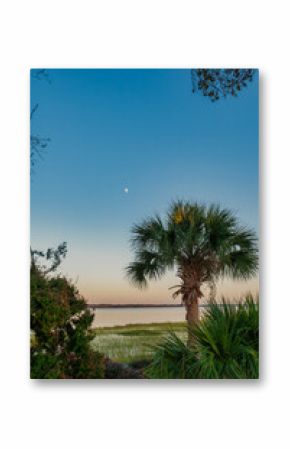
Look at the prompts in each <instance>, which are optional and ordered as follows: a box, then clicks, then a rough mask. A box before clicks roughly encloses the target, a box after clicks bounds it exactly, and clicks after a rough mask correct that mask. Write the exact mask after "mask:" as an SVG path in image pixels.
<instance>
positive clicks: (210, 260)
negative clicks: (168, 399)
mask: <svg viewBox="0 0 290 449" xmlns="http://www.w3.org/2000/svg"><path fill="white" fill-rule="evenodd" d="M132 234H133V236H132V245H133V248H134V250H135V261H134V262H132V263H131V264H129V266H128V267H127V275H128V277H129V279H130V280H131V281H132V282H133V283H134V284H135V285H137V286H138V287H141V288H143V287H146V286H147V284H148V281H149V280H151V279H159V278H161V277H162V276H163V275H164V274H165V272H166V271H167V270H176V274H177V277H178V278H179V279H180V284H179V285H177V286H174V287H172V288H176V290H175V292H174V294H173V296H174V297H177V296H178V295H181V298H182V301H183V303H184V305H185V308H186V320H187V322H188V325H189V326H192V325H194V324H196V323H197V322H198V320H199V314H198V302H199V299H200V298H201V297H202V296H203V293H202V290H201V289H202V286H204V285H208V286H213V285H215V282H216V281H217V280H218V279H219V278H221V277H231V278H233V279H247V278H249V277H251V276H253V275H255V273H256V272H257V269H258V248H257V239H256V236H255V234H254V232H253V231H252V230H249V229H247V228H245V227H242V226H240V225H239V223H238V220H237V218H236V217H235V215H234V214H233V213H232V212H231V211H230V210H228V209H222V208H221V207H220V206H218V205H211V206H208V207H206V206H203V205H200V204H198V203H190V202H183V201H177V202H174V203H173V204H172V205H171V207H170V209H169V211H168V213H167V217H166V219H165V220H162V219H161V218H160V216H159V215H156V216H154V217H152V218H149V219H147V220H144V221H143V222H142V223H140V224H137V225H134V226H133V229H132ZM188 343H189V344H192V343H193V342H192V341H191V340H190V338H189V342H188Z"/></svg>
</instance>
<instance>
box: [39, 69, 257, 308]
mask: <svg viewBox="0 0 290 449" xmlns="http://www.w3.org/2000/svg"><path fill="white" fill-rule="evenodd" d="M48 72H49V82H48V81H47V80H45V79H44V80H37V79H35V78H32V79H31V106H32V107H33V105H35V104H36V103H38V104H39V107H38V109H37V111H36V112H35V114H34V116H33V119H32V132H33V134H38V135H40V136H42V137H49V138H50V139H51V142H50V144H49V147H48V149H47V151H46V154H45V156H44V158H43V160H40V161H38V163H37V166H36V169H35V174H34V175H33V176H32V182H31V245H32V247H33V248H34V249H43V250H44V249H46V248H48V247H56V246H57V245H58V244H59V243H61V242H63V241H66V242H67V243H68V254H67V257H66V260H65V261H64V263H63V264H62V270H61V271H62V272H63V273H64V274H66V275H68V277H69V278H71V279H72V280H73V281H74V282H76V284H77V286H78V288H79V290H80V292H81V293H82V294H83V295H84V296H85V297H86V299H87V300H89V301H91V302H99V303H104V302H108V303H119V302H120V303H121V302H124V303H125V302H126V303H129V302H160V303H161V302H169V303H171V302H172V299H171V293H170V291H168V288H169V287H170V286H171V285H174V284H176V279H175V278H174V274H169V275H168V276H166V277H165V278H164V279H163V280H162V281H158V282H152V283H151V285H150V287H149V289H148V290H147V291H140V290H138V289H136V288H135V287H133V286H131V285H130V284H129V283H128V281H127V280H126V278H125V272H124V268H125V266H126V265H127V263H128V262H129V261H131V260H132V258H133V254H132V251H131V250H130V245H129V238H130V228H131V227H132V224H133V223H135V222H139V221H140V220H142V219H143V218H145V217H147V216H148V215H151V214H152V213H155V212H159V213H161V214H162V213H164V212H166V209H167V207H168V204H169V203H170V202H171V200H172V199H177V198H182V199H186V200H194V201H195V200H197V201H201V202H205V203H211V202H218V203H219V204H221V205H222V206H225V207H228V208H230V209H232V210H234V211H235V212H236V214H237V215H238V217H239V218H240V221H241V223H242V224H245V225H248V226H250V227H252V228H254V229H255V230H256V231H257V232H258V129H259V125H258V78H257V76H256V78H255V80H254V81H253V83H252V84H250V85H249V87H248V88H246V89H245V90H243V91H242V92H241V93H240V95H239V97H238V98H228V99H226V100H223V99H222V100H220V101H218V102H216V103H211V102H210V101H209V100H208V98H204V97H202V96H201V95H198V94H194V95H193V94H192V91H191V78H190V71H189V70H69V69H65V70H49V71H48ZM125 187H127V188H128V189H129V191H128V193H125V192H124V188H125ZM249 289H251V290H253V291H257V289H258V281H257V279H254V280H252V281H251V282H249V283H233V282H231V281H230V282H229V281H225V282H223V284H222V285H221V286H220V287H219V292H220V293H224V294H225V295H236V296H237V295H239V294H241V293H242V292H243V291H247V290H249Z"/></svg>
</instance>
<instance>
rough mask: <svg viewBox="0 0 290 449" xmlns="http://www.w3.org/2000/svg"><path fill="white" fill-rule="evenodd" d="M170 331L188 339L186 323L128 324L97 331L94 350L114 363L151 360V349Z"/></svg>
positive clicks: (93, 342)
mask: <svg viewBox="0 0 290 449" xmlns="http://www.w3.org/2000/svg"><path fill="white" fill-rule="evenodd" d="M169 330H173V331H174V332H176V333H177V335H178V336H179V337H181V338H184V339H185V338H186V325H185V323H183V322H181V323H151V324H128V325H127V326H114V327H105V328H98V329H95V330H94V332H95V335H96V336H95V338H94V340H93V341H92V345H93V348H94V349H96V350H97V351H99V352H102V353H103V354H106V355H107V356H108V357H110V358H111V359H112V360H113V361H116V362H124V363H131V362H136V361H138V360H144V359H149V358H150V355H151V350H152V349H151V347H152V346H153V345H156V344H157V343H158V342H159V341H160V340H162V337H163V336H164V335H165V334H166V332H168V331H169Z"/></svg>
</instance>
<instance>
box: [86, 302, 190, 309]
mask: <svg viewBox="0 0 290 449" xmlns="http://www.w3.org/2000/svg"><path fill="white" fill-rule="evenodd" d="M87 305H88V307H90V308H91V309H108V308H110V309H126V308H130V309H131V308H135V309H136V308H140V307H142V308H143V307H184V306H183V304H91V303H87Z"/></svg>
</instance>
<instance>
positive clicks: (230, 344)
mask: <svg viewBox="0 0 290 449" xmlns="http://www.w3.org/2000/svg"><path fill="white" fill-rule="evenodd" d="M190 332H191V333H192V335H193V338H194V341H195V344H194V346H193V347H187V346H186V345H185V344H184V342H183V341H182V340H181V339H180V338H179V337H177V336H176V335H175V334H174V333H170V334H169V335H168V336H167V337H166V339H165V340H164V341H163V342H162V343H161V344H159V345H158V346H157V347H156V349H155V352H154V354H153V361H152V363H151V365H150V367H149V368H148V370H147V374H148V375H149V376H150V377H153V378H187V379H189V378H199V379H256V378H258V377H259V310H258V304H257V303H256V302H255V301H254V300H253V298H252V297H251V296H248V297H247V298H246V300H245V301H244V302H243V303H239V304H237V305H235V306H233V305H231V304H226V303H225V302H223V303H222V305H221V306H220V305H217V304H215V303H212V304H210V305H209V308H208V310H207V312H206V313H205V315H204V316H203V318H202V320H201V322H200V323H199V324H198V325H197V326H195V327H194V328H192V329H190Z"/></svg>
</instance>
